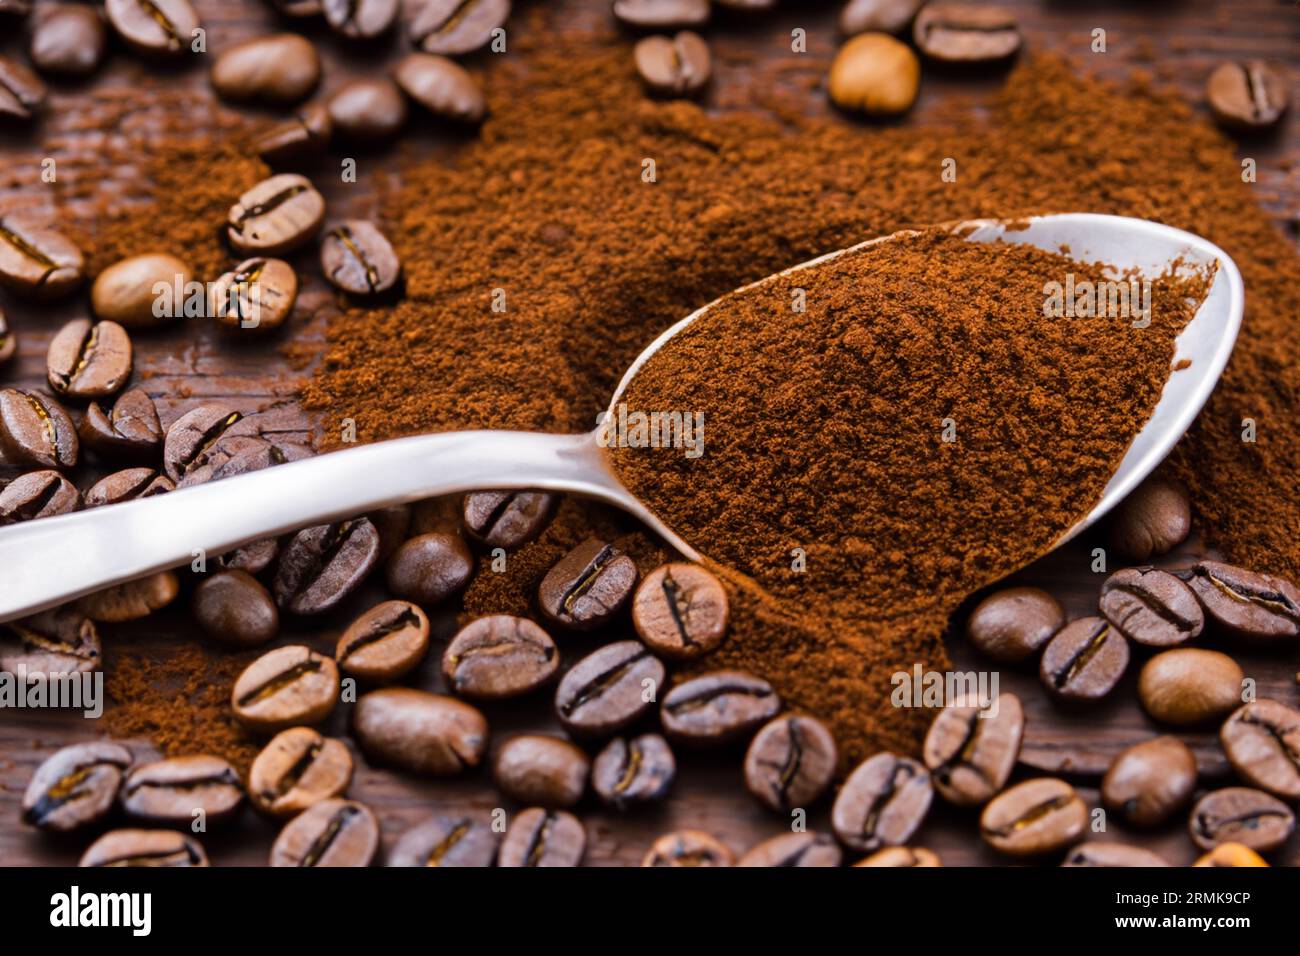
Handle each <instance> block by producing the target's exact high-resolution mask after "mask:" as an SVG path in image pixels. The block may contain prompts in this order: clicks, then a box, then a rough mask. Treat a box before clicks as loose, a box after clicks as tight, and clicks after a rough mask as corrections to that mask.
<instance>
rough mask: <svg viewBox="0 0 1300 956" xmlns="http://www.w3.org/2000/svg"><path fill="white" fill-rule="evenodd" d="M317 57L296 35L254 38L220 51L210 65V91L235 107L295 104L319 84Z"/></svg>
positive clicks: (314, 50) (277, 34) (303, 39)
mask: <svg viewBox="0 0 1300 956" xmlns="http://www.w3.org/2000/svg"><path fill="white" fill-rule="evenodd" d="M320 72H321V69H320V54H319V53H317V52H316V47H315V46H314V45H313V44H312V43H311V41H310V40H308V39H306V38H305V37H302V36H300V35H298V34H297V33H271V34H267V35H265V36H258V37H253V38H252V39H250V40H245V41H244V42H242V43H236V44H235V45H234V46H232V47H229V48H227V49H225V50H223V51H222V52H221V53H220V55H218V56H217V58H216V61H215V62H214V63H213V64H212V88H213V89H215V90H216V91H217V95H218V96H220V97H221V98H222V99H225V100H230V101H231V102H234V103H266V104H270V105H273V106H279V105H286V104H289V103H297V102H298V101H299V100H302V99H304V98H305V97H307V96H310V95H311V91H312V90H314V89H316V84H317V83H319V82H320Z"/></svg>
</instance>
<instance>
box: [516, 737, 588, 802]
mask: <svg viewBox="0 0 1300 956" xmlns="http://www.w3.org/2000/svg"><path fill="white" fill-rule="evenodd" d="M590 770H591V761H590V760H588V759H587V755H586V754H585V753H583V752H582V751H581V750H580V749H578V748H577V747H575V746H574V745H573V744H571V743H569V742H568V741H567V740H563V739H561V738H559V737H548V736H545V735H542V734H522V735H520V736H518V737H512V738H510V739H509V740H507V741H506V742H505V743H503V744H502V745H501V748H500V749H499V750H498V751H497V753H496V757H495V759H494V760H493V762H492V779H493V780H495V781H496V785H497V786H498V787H499V788H500V790H501V792H502V793H504V794H505V795H506V796H507V797H509V798H510V799H512V800H515V801H518V802H519V803H524V804H536V805H537V806H541V807H548V808H557V807H558V808H567V807H572V806H574V805H575V804H576V803H577V802H578V801H579V800H581V799H582V795H583V793H584V792H585V791H586V789H587V774H588V773H589V772H590Z"/></svg>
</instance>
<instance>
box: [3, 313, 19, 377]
mask: <svg viewBox="0 0 1300 956" xmlns="http://www.w3.org/2000/svg"><path fill="white" fill-rule="evenodd" d="M17 351H18V336H16V335H14V333H13V332H12V331H11V330H10V328H9V320H8V319H7V318H5V314H4V310H3V309H0V365H4V364H5V362H8V361H9V360H10V359H11V358H13V357H14V353H16V352H17Z"/></svg>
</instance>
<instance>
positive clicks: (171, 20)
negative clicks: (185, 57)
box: [104, 0, 199, 56]
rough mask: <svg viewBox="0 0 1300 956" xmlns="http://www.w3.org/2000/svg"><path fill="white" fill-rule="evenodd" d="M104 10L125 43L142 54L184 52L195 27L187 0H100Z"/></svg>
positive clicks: (193, 15)
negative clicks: (145, 0) (144, 0)
mask: <svg viewBox="0 0 1300 956" xmlns="http://www.w3.org/2000/svg"><path fill="white" fill-rule="evenodd" d="M104 13H106V14H107V15H108V22H109V23H110V24H111V25H112V27H113V29H114V30H116V31H117V33H118V36H120V37H121V38H122V39H123V40H125V41H126V44H127V46H129V47H131V49H133V50H135V51H136V52H138V53H143V54H144V55H146V56H178V55H180V54H182V53H185V52H186V51H187V50H189V49H190V43H191V42H192V41H193V38H194V34H195V31H196V30H198V29H199V16H198V14H197V13H195V12H194V7H193V5H191V3H190V0H148V2H141V0H104Z"/></svg>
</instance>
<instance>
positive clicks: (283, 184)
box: [226, 173, 325, 256]
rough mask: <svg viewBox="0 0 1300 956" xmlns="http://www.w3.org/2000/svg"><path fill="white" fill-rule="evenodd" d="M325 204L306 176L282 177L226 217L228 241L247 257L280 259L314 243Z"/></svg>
mask: <svg viewBox="0 0 1300 956" xmlns="http://www.w3.org/2000/svg"><path fill="white" fill-rule="evenodd" d="M324 218H325V200H324V198H323V197H322V196H321V194H320V193H318V192H317V191H316V188H315V187H314V186H312V184H311V181H310V180H309V179H307V177H306V176H299V175H297V174H296V173H280V174H279V175H276V176H272V177H271V178H270V179H264V180H262V182H260V183H258V184H257V185H256V186H254V187H253V188H252V189H250V190H248V192H246V193H244V194H243V195H242V196H240V197H239V202H237V203H235V205H233V206H231V207H230V212H229V214H228V215H227V217H226V223H227V226H226V238H227V239H229V240H230V245H231V246H232V247H234V249H235V250H236V251H237V252H241V253H243V254H244V255H248V256H259V255H260V256H279V255H283V254H284V253H286V252H292V251H294V250H295V249H299V248H301V247H302V246H304V245H306V244H307V243H308V242H310V241H311V240H312V237H313V236H315V235H316V232H317V230H318V229H320V224H321V222H322V220H324Z"/></svg>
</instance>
